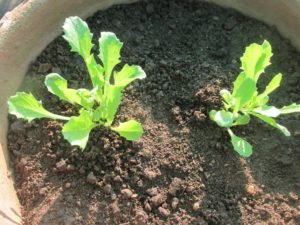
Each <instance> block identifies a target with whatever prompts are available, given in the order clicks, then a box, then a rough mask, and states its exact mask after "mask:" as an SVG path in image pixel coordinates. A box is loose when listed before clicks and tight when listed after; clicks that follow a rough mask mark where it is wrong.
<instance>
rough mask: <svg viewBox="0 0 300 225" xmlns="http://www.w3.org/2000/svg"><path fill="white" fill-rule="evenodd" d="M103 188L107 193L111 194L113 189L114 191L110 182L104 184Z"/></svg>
mask: <svg viewBox="0 0 300 225" xmlns="http://www.w3.org/2000/svg"><path fill="white" fill-rule="evenodd" d="M103 190H104V192H105V193H106V194H110V193H111V191H112V188H111V185H110V184H106V185H105V186H104V188H103Z"/></svg>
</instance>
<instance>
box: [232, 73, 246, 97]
mask: <svg viewBox="0 0 300 225" xmlns="http://www.w3.org/2000/svg"><path fill="white" fill-rule="evenodd" d="M246 78H247V76H246V74H245V73H244V72H241V73H240V74H239V75H238V76H237V78H236V79H235V81H234V82H233V91H232V96H235V95H236V94H237V91H238V90H239V88H240V86H241V85H242V83H243V82H244V81H245V79H246Z"/></svg>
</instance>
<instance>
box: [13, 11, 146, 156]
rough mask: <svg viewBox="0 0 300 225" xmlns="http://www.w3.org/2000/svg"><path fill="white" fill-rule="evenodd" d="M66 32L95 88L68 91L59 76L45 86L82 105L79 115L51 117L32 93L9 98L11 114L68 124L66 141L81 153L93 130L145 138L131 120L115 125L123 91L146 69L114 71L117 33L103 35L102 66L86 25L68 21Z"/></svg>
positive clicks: (117, 60) (117, 56)
mask: <svg viewBox="0 0 300 225" xmlns="http://www.w3.org/2000/svg"><path fill="white" fill-rule="evenodd" d="M63 30H64V35H63V37H64V39H65V40H66V41H67V42H68V43H69V45H70V46H71V51H72V52H76V53H78V54H79V55H80V56H81V57H82V58H83V59H84V62H85V64H86V67H87V70H88V72H89V76H90V79H91V83H92V85H93V88H92V90H88V89H84V88H81V89H78V90H77V89H72V88H69V87H68V83H67V80H65V79H64V78H63V77H62V76H60V75H59V74H57V73H51V74H49V75H47V76H46V78H45V85H46V87H47V89H48V91H49V92H51V93H52V94H54V95H56V96H57V97H58V98H59V99H60V100H62V101H66V102H69V103H71V104H73V105H79V106H80V107H81V108H80V110H79V115H76V116H72V117H66V116H61V115H57V114H54V113H51V112H49V111H48V110H46V109H45V108H44V107H43V105H42V103H41V102H40V101H38V100H37V99H36V98H35V97H34V96H33V95H32V94H31V93H24V92H17V94H16V95H14V96H12V97H10V98H9V100H8V110H9V113H10V114H13V115H15V116H17V117H18V118H23V119H25V120H27V121H29V122H30V121H31V120H33V119H36V118H49V119H55V120H65V121H67V123H65V124H64V126H63V129H62V134H63V136H64V138H65V139H66V140H67V141H68V142H69V143H70V144H71V145H78V146H79V147H80V148H81V149H82V150H83V149H84V148H85V147H86V144H87V141H88V139H89V134H90V132H91V130H92V129H93V128H95V127H98V126H104V127H109V128H110V129H111V130H113V131H115V132H117V133H118V134H119V135H121V136H122V137H124V138H126V139H127V140H132V141H134V140H138V139H139V138H140V137H141V135H142V134H143V128H142V126H141V124H140V123H138V122H137V121H135V120H129V121H126V122H124V123H119V125H118V126H112V124H113V122H114V118H115V115H116V112H117V110H118V107H119V105H120V103H121V98H122V91H123V90H124V89H125V87H126V86H127V85H129V84H130V83H131V82H132V81H134V80H136V79H143V78H145V77H146V74H145V72H144V71H143V69H142V68H141V67H139V66H136V65H128V64H125V65H124V66H123V68H122V69H121V70H120V71H115V70H114V68H115V66H116V65H117V64H119V63H120V51H121V48H122V46H123V43H122V42H120V40H119V39H118V38H117V37H116V35H115V34H114V33H111V32H101V37H100V39H99V48H100V49H99V52H100V53H99V55H98V57H99V59H100V60H101V64H99V63H97V61H96V59H95V56H94V55H93V54H92V53H91V49H92V47H93V43H92V37H93V34H92V33H91V32H90V30H89V27H88V25H87V24H86V22H84V21H82V20H81V19H80V18H79V17H70V18H67V19H66V21H65V23H64V25H63Z"/></svg>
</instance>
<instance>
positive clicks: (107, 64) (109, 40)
mask: <svg viewBox="0 0 300 225" xmlns="http://www.w3.org/2000/svg"><path fill="white" fill-rule="evenodd" d="M99 46H100V54H99V58H100V59H101V61H102V63H103V66H104V71H105V81H106V82H109V80H110V76H111V73H112V70H113V69H114V67H115V66H116V65H117V64H118V63H119V62H120V51H121V48H122V46H123V43H122V42H120V40H119V39H118V38H117V36H116V35H115V34H114V33H111V32H101V37H100V39H99Z"/></svg>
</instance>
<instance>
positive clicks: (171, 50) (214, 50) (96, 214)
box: [8, 0, 300, 225]
mask: <svg viewBox="0 0 300 225" xmlns="http://www.w3.org/2000/svg"><path fill="white" fill-rule="evenodd" d="M88 24H89V25H90V27H91V29H92V32H93V33H94V37H95V41H96V40H97V39H98V38H99V35H100V32H101V31H112V32H115V33H116V34H117V36H118V37H119V38H120V39H121V40H122V41H123V42H124V48H123V50H122V61H123V62H125V63H129V64H137V65H141V66H142V67H143V68H144V69H145V71H146V73H147V78H146V79H145V80H142V81H137V82H135V83H134V84H133V85H131V86H130V87H128V88H127V89H126V93H125V96H124V99H123V102H122V106H121V107H120V112H119V114H118V118H117V119H116V121H124V120H125V119H128V118H134V119H136V120H138V121H140V122H141V123H142V124H143V126H144V130H145V134H144V136H143V137H142V138H141V140H140V141H138V142H134V143H132V142H128V141H125V140H124V139H122V138H120V137H118V136H117V135H116V134H114V133H112V132H111V131H108V130H103V129H95V130H94V131H93V132H92V134H91V137H90V141H89V143H88V145H87V148H86V150H85V151H84V152H81V151H80V150H79V148H77V147H72V146H70V145H69V144H68V143H67V142H66V141H65V140H64V139H63V137H62V134H61V128H62V125H63V123H62V122H60V121H51V120H46V119H44V120H35V121H33V122H32V123H30V124H28V123H25V122H22V121H21V120H17V119H15V118H14V117H12V116H11V117H10V122H11V123H10V129H9V133H8V148H9V150H10V152H11V159H12V161H13V163H14V167H15V172H16V175H15V176H16V187H17V190H18V195H19V198H20V201H21V203H22V206H23V216H24V224H28V225H35V224H47V225H49V224H53V225H58V224H66V225H67V224H88V225H90V224H233V225H237V224H300V200H299V197H298V196H299V194H300V164H299V160H300V148H299V144H300V120H299V115H290V116H285V117H283V118H281V119H280V122H281V123H282V124H284V125H286V126H287V127H288V128H289V129H290V131H291V133H292V134H293V136H292V137H290V138H286V137H284V136H282V135H281V134H280V133H279V132H278V131H277V130H274V129H272V128H270V127H268V126H266V125H264V124H262V123H260V122H258V121H256V120H255V119H254V120H253V121H251V124H250V125H248V126H246V127H244V128H239V129H234V131H235V132H236V133H237V134H238V135H240V136H242V137H245V138H246V139H247V140H248V141H249V142H251V143H252V144H253V147H254V153H253V156H252V157H251V158H249V159H242V158H240V157H239V155H237V154H236V153H235V152H234V151H233V150H232V148H231V146H230V141H229V138H228V136H227V133H226V131H224V130H222V129H221V128H219V127H218V126H216V125H215V124H214V123H212V122H211V121H210V120H209V119H208V117H207V115H208V112H209V111H210V110H211V109H215V108H217V107H218V106H220V104H221V102H220V99H219V96H218V93H219V90H220V89H222V88H230V87H231V86H232V82H233V81H234V79H235V77H236V76H237V74H238V73H239V70H240V69H239V67H240V61H239V57H240V56H241V55H242V53H243V51H244V49H245V47H246V46H247V45H249V44H250V43H253V42H258V43H262V41H263V40H264V39H267V40H269V41H270V42H271V44H272V46H273V51H274V57H273V58H272V66H271V67H270V69H268V70H267V73H266V74H265V75H263V78H262V80H261V87H263V86H264V85H265V84H266V83H267V82H268V81H269V80H270V79H271V77H272V76H273V75H274V74H275V73H277V72H282V73H283V74H284V79H283V82H282V86H281V87H280V88H279V90H278V91H277V92H276V93H275V94H273V95H272V99H273V100H272V103H273V104H275V105H277V106H283V105H285V104H289V103H292V102H298V103H299V102H300V95H299V93H300V55H299V53H297V52H296V50H295V49H294V48H293V47H292V46H291V45H290V43H289V41H287V40H285V39H283V38H282V37H280V35H279V34H278V33H277V31H276V29H274V28H270V27H268V26H266V25H265V24H263V23H261V22H258V21H256V20H253V19H249V18H246V17H244V16H242V15H240V14H239V13H236V12H234V11H232V10H228V9H223V8H220V7H217V6H214V5H210V4H207V3H204V2H198V1H197V2H193V1H179V0H176V1H166V0H165V1H158V0H157V1H154V2H153V1H151V2H140V3H135V4H132V5H121V6H114V7H112V8H110V9H108V10H106V11H104V12H102V11H101V12H98V13H96V14H95V15H94V16H93V17H91V18H89V19H88ZM51 71H55V72H59V73H61V74H62V75H63V76H64V77H65V78H67V79H68V80H69V81H70V85H71V86H72V87H75V88H76V87H89V86H90V85H89V77H88V74H87V71H86V68H85V65H84V63H83V61H82V59H81V58H80V57H79V56H77V55H75V54H73V53H70V51H69V46H68V45H67V43H66V42H65V41H64V40H63V39H62V38H61V37H59V38H57V39H56V40H55V41H53V43H51V44H50V45H49V46H48V47H47V48H46V49H45V50H44V52H43V53H42V54H41V55H40V56H39V57H38V59H37V60H36V61H35V62H34V63H33V64H32V66H31V68H30V70H29V74H28V76H27V78H26V79H25V81H24V87H23V90H26V91H28V90H31V91H32V92H33V93H34V94H35V95H36V96H37V97H38V98H39V99H41V100H42V101H43V103H44V105H45V107H46V108H47V109H49V110H51V111H54V112H57V113H60V114H65V115H74V114H76V112H75V109H74V108H72V106H70V105H68V104H66V103H62V102H59V101H58V99H57V98H56V97H55V96H53V95H51V94H49V93H48V92H47V91H46V89H45V87H44V86H43V80H44V78H45V75H47V73H48V72H51Z"/></svg>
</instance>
